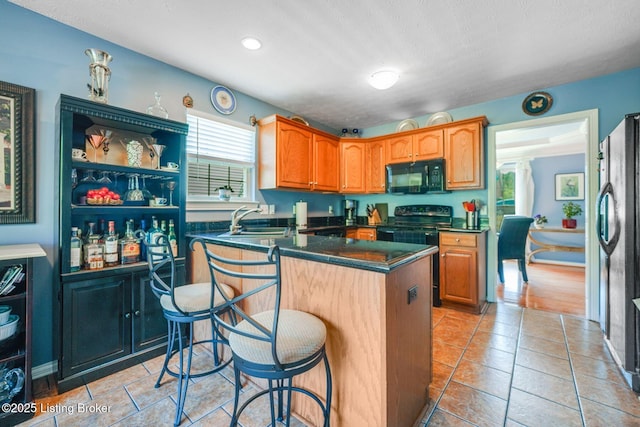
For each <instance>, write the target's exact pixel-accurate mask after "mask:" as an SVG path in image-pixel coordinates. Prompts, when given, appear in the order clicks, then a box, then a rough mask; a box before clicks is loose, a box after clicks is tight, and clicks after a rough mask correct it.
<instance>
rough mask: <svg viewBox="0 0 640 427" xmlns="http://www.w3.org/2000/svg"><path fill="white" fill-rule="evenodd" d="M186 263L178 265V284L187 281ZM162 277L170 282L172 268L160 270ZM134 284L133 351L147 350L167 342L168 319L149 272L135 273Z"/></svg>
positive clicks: (176, 282) (176, 279)
mask: <svg viewBox="0 0 640 427" xmlns="http://www.w3.org/2000/svg"><path fill="white" fill-rule="evenodd" d="M185 274H186V273H185V267H184V265H176V277H175V284H176V286H180V285H183V284H184V283H185ZM160 277H162V278H163V279H165V280H166V281H167V283H170V280H171V272H170V270H166V271H162V272H160ZM134 283H135V284H136V285H135V286H133V289H132V292H133V295H132V297H133V306H132V316H133V351H135V352H137V351H141V350H145V349H147V348H149V347H153V346H156V345H166V344H167V320H166V319H165V318H164V315H163V314H162V306H161V305H160V300H159V299H158V297H157V296H156V295H155V294H154V293H153V291H152V290H151V285H150V284H149V274H148V273H140V274H136V275H135V279H134Z"/></svg>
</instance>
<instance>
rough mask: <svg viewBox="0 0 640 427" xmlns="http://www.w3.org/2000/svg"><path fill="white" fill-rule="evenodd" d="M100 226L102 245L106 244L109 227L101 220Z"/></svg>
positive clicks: (99, 232)
mask: <svg viewBox="0 0 640 427" xmlns="http://www.w3.org/2000/svg"><path fill="white" fill-rule="evenodd" d="M99 224H100V225H99V226H98V234H99V235H100V243H103V244H104V239H106V237H107V227H106V223H105V220H104V219H102V218H100V223H99Z"/></svg>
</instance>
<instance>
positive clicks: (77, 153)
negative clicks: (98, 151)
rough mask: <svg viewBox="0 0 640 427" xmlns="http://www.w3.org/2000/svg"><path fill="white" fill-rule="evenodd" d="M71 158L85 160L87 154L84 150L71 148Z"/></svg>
mask: <svg viewBox="0 0 640 427" xmlns="http://www.w3.org/2000/svg"><path fill="white" fill-rule="evenodd" d="M71 157H73V158H74V159H76V160H80V159H86V158H87V153H85V152H84V150H82V149H80V148H72V149H71Z"/></svg>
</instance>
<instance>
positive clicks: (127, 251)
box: [120, 219, 140, 264]
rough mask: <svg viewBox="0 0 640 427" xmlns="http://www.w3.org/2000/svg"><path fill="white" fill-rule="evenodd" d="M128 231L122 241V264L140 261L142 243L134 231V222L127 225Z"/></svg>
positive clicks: (131, 221)
mask: <svg viewBox="0 0 640 427" xmlns="http://www.w3.org/2000/svg"><path fill="white" fill-rule="evenodd" d="M126 225H127V229H126V231H125V232H124V237H123V238H122V239H121V240H120V262H121V263H122V264H132V263H134V262H138V261H140V241H139V240H138V239H137V238H136V236H135V233H134V231H133V220H132V219H130V220H129V221H127V223H126Z"/></svg>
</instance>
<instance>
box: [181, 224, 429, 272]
mask: <svg viewBox="0 0 640 427" xmlns="http://www.w3.org/2000/svg"><path fill="white" fill-rule="evenodd" d="M187 237H188V238H191V239H195V238H202V239H203V240H205V241H206V242H208V243H214V244H219V245H224V246H230V247H235V248H240V249H247V250H254V251H263V252H267V250H268V249H269V247H270V246H272V245H278V246H279V247H280V254H281V255H282V256H288V257H292V258H301V259H306V260H310V261H317V262H323V263H327V264H335V265H342V266H345V267H353V268H358V269H362V270H370V271H377V272H381V273H388V272H390V271H391V270H393V269H395V268H398V267H400V266H402V265H404V264H407V263H409V262H412V261H415V260H417V259H419V258H423V257H426V256H429V255H433V254H436V253H437V252H438V247H437V246H427V245H417V244H413V243H394V242H382V241H375V240H374V241H370V240H357V239H346V238H342V237H325V236H308V235H304V234H303V235H294V236H292V237H237V236H224V235H221V234H218V233H203V234H197V233H194V234H189V235H187Z"/></svg>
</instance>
